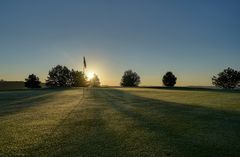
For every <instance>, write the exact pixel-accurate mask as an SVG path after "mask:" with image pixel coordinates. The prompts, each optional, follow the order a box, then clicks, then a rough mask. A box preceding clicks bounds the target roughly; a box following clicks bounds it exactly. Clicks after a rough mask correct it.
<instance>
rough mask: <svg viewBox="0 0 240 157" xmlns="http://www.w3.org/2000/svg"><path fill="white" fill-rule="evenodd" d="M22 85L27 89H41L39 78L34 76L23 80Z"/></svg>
mask: <svg viewBox="0 0 240 157" xmlns="http://www.w3.org/2000/svg"><path fill="white" fill-rule="evenodd" d="M24 84H25V87H27V88H41V86H40V84H41V82H40V81H39V78H38V77H37V76H36V75H34V74H31V75H29V76H28V78H26V79H25V82H24Z"/></svg>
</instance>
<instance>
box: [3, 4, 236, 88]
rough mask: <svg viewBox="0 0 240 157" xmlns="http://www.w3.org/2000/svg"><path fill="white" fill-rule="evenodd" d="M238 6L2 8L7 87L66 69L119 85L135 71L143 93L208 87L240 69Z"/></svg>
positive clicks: (124, 5)
mask: <svg viewBox="0 0 240 157" xmlns="http://www.w3.org/2000/svg"><path fill="white" fill-rule="evenodd" d="M239 8H240V1H239V0H181V1H180V0H120V1H119V0H50V1H49V0H41V1H37V0H21V1H19V0H11V1H9V0H1V1H0V79H4V80H10V81H11V80H24V78H26V77H27V76H28V75H29V74H32V73H34V74H36V75H37V76H38V77H39V78H40V80H41V81H43V82H44V81H45V80H46V78H47V75H48V71H49V70H50V69H51V68H52V67H54V66H56V65H58V64H60V65H65V66H67V67H68V68H69V69H72V68H73V69H75V70H82V68H83V64H82V62H83V61H82V58H83V56H85V57H86V61H87V71H88V72H90V71H92V72H95V73H96V74H97V75H98V76H99V78H100V81H101V84H102V85H119V82H120V80H121V76H122V75H123V72H124V71H125V70H128V69H132V70H133V71H135V72H137V73H138V74H139V75H140V77H141V85H155V86H158V85H162V81H161V80H162V76H163V75H164V74H165V73H166V72H167V71H172V72H173V73H174V74H175V75H176V77H177V85H178V86H190V85H192V86H209V85H211V78H212V76H213V75H216V74H217V73H219V72H220V71H222V70H223V69H225V68H227V67H232V68H234V69H236V70H239V69H240V9H239Z"/></svg>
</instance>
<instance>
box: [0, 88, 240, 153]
mask: <svg viewBox="0 0 240 157" xmlns="http://www.w3.org/2000/svg"><path fill="white" fill-rule="evenodd" d="M82 92H83V91H82V89H81V88H76V89H65V90H64V89H42V90H18V91H0V156H82V157H93V156H98V157H114V156H122V157H128V156H131V157H161V156H163V157H164V156H171V157H214V156H216V157H239V156H240V93H239V92H237V91H236V92H223V91H215V90H209V91H207V90H206V91H204V90H203V91H201V90H166V89H145V88H95V89H94V88H87V89H85V92H84V93H85V94H84V96H83V93H82Z"/></svg>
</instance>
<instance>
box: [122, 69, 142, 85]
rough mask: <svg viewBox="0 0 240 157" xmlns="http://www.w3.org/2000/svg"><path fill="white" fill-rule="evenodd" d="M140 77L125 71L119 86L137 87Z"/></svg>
mask: <svg viewBox="0 0 240 157" xmlns="http://www.w3.org/2000/svg"><path fill="white" fill-rule="evenodd" d="M140 82H141V81H140V76H138V74H137V73H136V72H133V71H132V70H127V71H125V72H124V74H123V76H122V80H121V83H120V85H121V86H123V87H137V86H138V85H139V84H140Z"/></svg>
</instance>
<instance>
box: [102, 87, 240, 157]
mask: <svg viewBox="0 0 240 157" xmlns="http://www.w3.org/2000/svg"><path fill="white" fill-rule="evenodd" d="M99 93H101V94H102V96H103V97H104V96H105V97H107V99H108V102H111V104H110V107H112V108H114V109H115V110H116V111H118V112H120V113H122V114H124V115H125V116H127V117H129V118H131V119H132V120H133V121H134V123H135V124H136V127H140V128H141V129H142V130H146V131H150V132H153V133H154V134H156V135H157V136H158V138H157V139H156V140H159V141H163V142H164V143H166V144H167V145H169V146H170V148H171V150H172V151H173V152H174V151H177V152H180V154H182V155H183V156H231V157H233V156H236V157H237V156H239V150H240V145H239V140H240V125H239V124H240V113H239V112H234V111H222V110H217V109H212V108H206V107H200V106H190V105H186V104H179V103H172V102H166V101H161V100H155V99H150V98H143V97H139V96H135V95H131V94H129V93H127V92H123V91H119V90H114V89H108V90H105V91H104V92H103V91H100V92H99ZM170 152H171V151H170ZM173 156H174V155H173Z"/></svg>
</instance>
